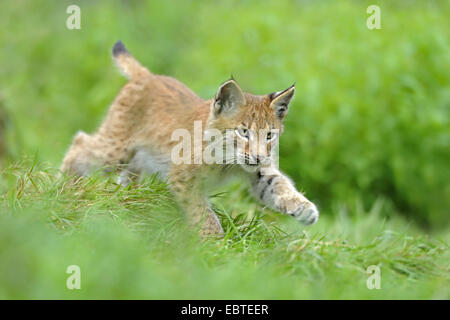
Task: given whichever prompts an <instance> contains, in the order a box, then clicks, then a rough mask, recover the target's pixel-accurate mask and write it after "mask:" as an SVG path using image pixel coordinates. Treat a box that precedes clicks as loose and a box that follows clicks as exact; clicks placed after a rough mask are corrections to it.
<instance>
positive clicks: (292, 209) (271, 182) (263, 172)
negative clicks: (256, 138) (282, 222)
mask: <svg viewBox="0 0 450 320" xmlns="http://www.w3.org/2000/svg"><path fill="white" fill-rule="evenodd" d="M251 184H252V191H253V193H254V194H255V197H256V198H258V199H259V200H260V201H261V202H262V203H264V204H265V205H267V206H268V207H270V208H271V209H274V210H276V211H278V212H282V213H286V214H289V215H291V216H292V217H294V218H295V219H296V220H298V221H299V222H301V223H302V224H305V225H310V224H314V223H316V222H317V219H318V218H319V211H318V210H317V208H316V206H315V205H314V204H313V203H312V202H311V201H309V200H308V199H306V197H305V196H304V195H303V194H301V193H300V192H298V191H297V189H296V188H295V186H294V184H293V183H292V182H291V180H290V179H289V178H288V177H286V176H285V175H283V174H282V173H281V172H280V171H279V170H278V169H276V168H274V167H263V168H261V169H259V170H257V171H256V172H255V173H254V174H252V176H251Z"/></svg>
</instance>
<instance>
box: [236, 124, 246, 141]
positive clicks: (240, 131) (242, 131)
mask: <svg viewBox="0 0 450 320" xmlns="http://www.w3.org/2000/svg"><path fill="white" fill-rule="evenodd" d="M236 134H237V135H238V136H240V137H241V138H243V139H246V140H248V138H249V132H248V129H247V128H242V127H241V128H238V129H236Z"/></svg>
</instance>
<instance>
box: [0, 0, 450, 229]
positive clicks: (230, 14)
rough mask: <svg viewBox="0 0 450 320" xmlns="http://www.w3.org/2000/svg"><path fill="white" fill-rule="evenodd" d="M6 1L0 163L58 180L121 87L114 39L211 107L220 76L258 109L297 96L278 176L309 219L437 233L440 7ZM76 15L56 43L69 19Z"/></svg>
mask: <svg viewBox="0 0 450 320" xmlns="http://www.w3.org/2000/svg"><path fill="white" fill-rule="evenodd" d="M373 2H374V1H339V2H337V1H326V0H325V1H306V0H303V1H302V0H296V1H294V0H283V1H267V2H266V1H264V2H257V3H256V2H255V1H214V2H212V1H188V0H184V1H158V0H154V1H131V0H130V1H125V0H124V1H108V2H106V1H104V2H100V1H42V0H40V1H9V2H4V3H2V5H1V13H0V15H1V18H0V30H1V31H0V38H1V43H2V50H1V51H0V61H1V65H2V67H1V69H0V81H1V82H0V85H1V86H0V157H2V159H3V160H2V161H3V165H4V166H6V165H7V164H8V163H12V162H14V161H18V160H20V159H22V158H23V157H24V156H25V155H27V156H31V157H33V158H34V159H36V161H38V162H49V163H50V164H51V165H54V166H55V167H57V166H59V165H60V163H61V160H62V157H63V155H64V153H65V151H66V149H67V148H68V146H69V145H70V143H71V139H72V136H73V135H74V134H75V132H76V131H77V130H79V129H82V130H84V131H86V132H92V131H93V130H95V128H96V127H97V126H98V125H99V124H100V122H101V121H102V118H103V117H104V115H105V114H106V111H107V109H108V105H109V104H110V103H111V101H112V100H113V99H114V96H115V95H116V94H117V92H118V90H119V89H120V87H121V86H122V85H123V84H124V83H125V81H126V80H125V79H124V78H123V77H122V76H121V75H119V73H118V72H117V70H116V68H115V67H114V65H113V63H112V59H111V56H110V50H111V47H112V45H113V44H114V43H115V41H117V40H118V39H121V40H122V41H123V42H124V43H125V44H126V46H127V47H128V49H129V50H130V51H131V52H132V53H133V55H134V56H135V57H136V58H137V59H138V60H139V61H141V62H142V63H143V64H144V65H145V66H147V67H149V68H150V69H151V70H152V71H153V72H154V73H160V74H167V75H171V76H174V77H176V78H178V79H180V80H181V81H182V82H184V83H185V84H187V85H188V86H189V87H191V88H192V89H193V90H194V91H196V92H197V93H198V94H199V95H200V96H201V97H203V98H205V99H207V98H211V97H212V96H213V95H214V93H215V91H216V89H217V86H218V85H219V84H220V83H221V82H222V81H224V80H226V79H227V78H228V77H229V75H230V74H231V73H232V74H233V75H234V77H235V78H236V79H237V81H238V82H239V83H240V85H241V87H242V88H243V89H244V90H246V91H248V92H252V93H255V94H265V93H270V92H273V91H277V90H281V89H284V88H286V87H287V86H289V85H290V84H292V83H293V82H294V81H295V82H296V87H297V94H296V97H295V99H294V101H293V104H292V106H291V110H290V113H289V116H288V117H287V120H286V130H285V134H284V135H283V137H282V140H281V150H280V152H281V168H282V169H283V170H284V171H286V172H287V173H288V174H289V175H290V176H291V177H292V178H293V179H294V180H295V181H296V183H297V184H298V185H299V186H301V188H302V189H303V190H305V191H307V195H308V196H309V197H310V198H312V199H313V200H314V201H316V202H317V203H318V204H319V206H320V207H321V208H329V207H332V206H334V205H338V204H340V203H346V202H348V201H351V200H352V199H358V201H361V202H362V203H363V204H364V205H365V206H370V205H372V204H373V203H374V201H375V200H377V199H380V198H381V199H383V201H385V202H386V203H388V204H389V205H390V206H391V208H392V212H395V214H397V213H398V214H401V215H404V216H407V217H408V218H410V219H411V220H414V221H415V222H417V224H418V225H419V226H420V227H422V228H424V230H428V229H430V228H431V229H432V228H442V227H445V226H448V218H447V217H448V209H449V201H450V184H449V178H450V173H449V163H450V153H449V142H450V127H449V124H448V120H449V110H450V54H449V52H450V51H449V48H450V45H449V39H450V19H449V16H450V4H449V2H448V1H396V2H394V1H376V4H377V5H379V6H380V8H381V29H380V30H376V29H375V30H369V29H368V28H367V26H366V19H367V18H368V17H369V14H367V13H366V8H367V7H368V6H369V5H371V4H374V3H373ZM71 4H77V5H78V6H80V8H81V29H80V30H76V29H75V30H69V29H68V28H67V27H66V20H67V18H68V17H69V14H68V13H66V8H67V7H68V6H69V5H71Z"/></svg>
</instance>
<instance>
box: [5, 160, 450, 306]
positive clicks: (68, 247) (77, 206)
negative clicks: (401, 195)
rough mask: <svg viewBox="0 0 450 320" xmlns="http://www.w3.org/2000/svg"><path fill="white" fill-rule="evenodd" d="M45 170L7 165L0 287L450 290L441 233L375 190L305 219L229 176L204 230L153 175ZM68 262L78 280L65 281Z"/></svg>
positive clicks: (210, 294)
mask: <svg viewBox="0 0 450 320" xmlns="http://www.w3.org/2000/svg"><path fill="white" fill-rule="evenodd" d="M30 168H31V169H30ZM54 171H55V170H52V169H48V168H45V167H44V166H38V167H34V166H30V165H23V164H22V165H20V166H14V167H10V168H8V169H7V170H5V171H4V174H5V177H13V176H14V177H16V178H15V180H16V181H17V182H16V183H15V186H14V187H13V188H10V189H9V190H8V191H7V192H6V193H5V195H4V196H3V197H2V199H1V201H2V202H1V205H2V207H3V208H5V209H6V212H4V214H2V216H1V217H0V221H1V222H0V260H1V261H2V264H1V267H0V283H2V286H0V298H69V299H71V298H127V299H128V298H138V299H141V298H152V299H163V298H172V299H184V298H186V299H188V298H189V299H232V298H233V299H239V298H240V299H304V298H330V299H342V298H345V299H346V298H354V299H362V298H369V299H377V298H382V299H389V298H393V299H399V298H405V299H417V298H419V299H429V298H434V299H448V298H449V297H450V296H449V293H450V292H449V281H450V277H449V275H450V272H449V271H450V270H449V267H448V261H449V258H450V257H449V250H448V249H449V248H448V244H447V241H448V239H446V238H445V237H446V236H442V237H441V236H436V237H433V238H430V237H428V236H425V235H423V234H422V233H421V232H420V231H418V230H417V229H415V227H414V226H413V225H408V224H407V223H405V220H403V219H402V218H397V217H394V218H392V219H387V218H385V217H384V215H383V211H384V210H386V207H385V204H384V202H383V201H382V200H379V201H377V202H376V203H375V204H374V206H373V207H371V208H367V209H365V208H363V206H362V205H361V204H360V203H354V204H352V205H350V206H349V207H340V208H335V209H334V210H335V211H334V212H333V211H331V212H330V211H323V212H322V217H321V219H320V222H319V223H318V224H317V225H316V226H313V227H310V228H302V227H301V226H300V225H299V224H298V223H297V222H296V221H294V220H293V219H290V218H289V217H284V216H281V215H280V214H276V213H272V212H268V211H267V210H263V209H262V208H261V207H260V206H258V205H255V204H254V202H253V201H251V200H250V199H249V198H248V196H247V195H246V193H245V192H244V191H243V190H240V189H241V187H239V184H235V185H234V187H232V188H231V189H230V190H232V191H230V192H229V194H226V193H225V194H222V193H221V194H220V195H216V196H215V197H213V198H214V199H215V204H216V206H217V209H216V210H217V211H218V212H219V214H220V217H221V220H222V222H223V224H224V227H225V232H226V234H225V239H223V240H208V241H201V240H199V239H198V238H197V237H196V236H195V235H194V234H193V233H191V232H190V231H189V230H188V229H187V228H186V227H185V224H184V219H183V218H182V216H181V214H180V213H179V212H178V210H177V208H176V206H175V204H174V202H173V199H172V197H171V195H170V193H169V192H168V189H167V187H166V185H165V184H164V183H163V182H161V181H159V180H157V179H150V178H149V179H147V180H146V181H144V183H142V184H141V185H135V186H130V187H128V188H119V187H118V186H117V185H116V184H115V183H113V182H112V179H108V178H104V177H93V178H90V179H84V180H81V181H76V182H74V181H73V180H70V179H64V178H61V179H56V178H55V175H54ZM236 197H238V198H239V199H236ZM237 201H238V202H237ZM232 203H234V206H233V205H232ZM222 207H223V208H231V209H230V210H226V209H223V208H222ZM447 236H448V235H447ZM73 264H74V265H78V266H80V268H81V275H82V277H81V279H82V284H81V286H82V288H81V290H79V291H78V290H73V291H71V290H68V289H67V288H66V286H65V285H66V278H67V277H68V275H67V274H66V273H65V271H66V268H67V267H68V266H69V265H73ZM370 265H376V266H379V267H380V269H381V289H380V290H369V289H368V288H367V287H366V281H367V278H368V276H369V275H368V274H367V273H366V269H367V267H368V266H370Z"/></svg>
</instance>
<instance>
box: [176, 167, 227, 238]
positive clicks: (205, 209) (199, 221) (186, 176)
mask: <svg viewBox="0 0 450 320" xmlns="http://www.w3.org/2000/svg"><path fill="white" fill-rule="evenodd" d="M169 184H170V188H171V189H172V192H173V194H174V196H175V200H176V201H177V203H178V205H179V206H180V209H181V210H182V211H183V212H184V213H185V215H186V218H187V221H188V223H189V226H190V227H192V228H194V229H196V230H197V231H198V233H199V235H200V236H201V237H209V236H219V237H221V236H223V229H222V225H221V224H220V221H219V218H218V217H217V216H216V214H215V213H214V211H213V210H212V209H211V206H210V204H209V202H208V199H207V197H206V195H204V193H203V192H202V188H201V186H200V185H199V183H198V181H197V179H196V177H195V175H194V174H193V172H192V170H189V169H186V168H184V169H183V168H174V169H172V170H171V172H170V174H169Z"/></svg>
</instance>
